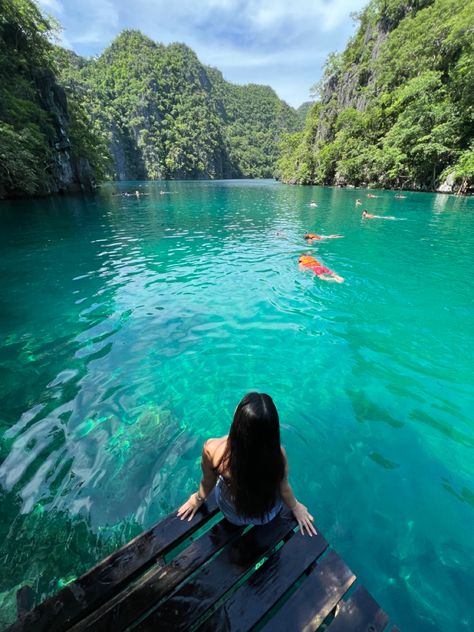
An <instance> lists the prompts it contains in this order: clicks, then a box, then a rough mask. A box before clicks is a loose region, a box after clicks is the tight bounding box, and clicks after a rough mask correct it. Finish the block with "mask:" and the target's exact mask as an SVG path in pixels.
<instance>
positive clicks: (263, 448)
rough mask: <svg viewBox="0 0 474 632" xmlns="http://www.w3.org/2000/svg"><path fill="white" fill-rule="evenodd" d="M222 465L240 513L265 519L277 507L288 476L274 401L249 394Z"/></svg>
mask: <svg viewBox="0 0 474 632" xmlns="http://www.w3.org/2000/svg"><path fill="white" fill-rule="evenodd" d="M223 464H224V466H225V468H226V469H227V471H228V472H229V474H230V489H231V492H232V495H233V500H234V504H235V508H236V510H237V512H238V513H239V514H240V515H242V516H247V517H251V518H256V517H258V518H263V516H264V515H265V514H266V513H267V512H269V511H270V510H271V509H272V507H273V506H274V504H275V502H276V500H277V498H278V496H279V487H280V483H281V481H282V479H283V476H284V473H285V463H284V459H283V454H282V452H281V446H280V421H279V419H278V412H277V409H276V407H275V404H274V403H273V400H272V398H271V397H270V396H269V395H265V393H248V394H247V395H245V397H244V398H243V399H242V401H241V402H240V403H239V405H238V406H237V408H236V410H235V413H234V420H233V422H232V426H231V428H230V431H229V437H228V440H227V447H226V450H225V453H224V456H223Z"/></svg>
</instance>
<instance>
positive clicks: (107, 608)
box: [7, 498, 397, 632]
mask: <svg viewBox="0 0 474 632" xmlns="http://www.w3.org/2000/svg"><path fill="white" fill-rule="evenodd" d="M295 527H296V523H295V521H294V519H293V518H292V517H291V515H290V514H287V515H281V516H279V517H277V518H276V519H275V520H274V521H272V522H271V523H270V524H268V525H265V526H261V527H251V528H246V529H244V528H242V527H235V526H233V525H231V524H230V523H228V522H227V521H226V520H225V519H224V518H223V517H222V515H221V514H220V513H219V512H218V509H217V506H216V504H215V501H214V499H212V498H211V499H209V500H208V502H207V504H206V505H205V506H204V507H203V508H202V509H201V510H200V511H199V513H198V514H197V515H196V516H195V517H194V519H193V520H192V521H191V522H182V521H180V520H179V519H178V518H177V517H176V513H173V514H172V515H170V516H168V517H167V518H165V519H164V520H163V521H161V522H159V523H158V524H156V525H155V526H154V527H152V528H151V529H149V530H148V531H146V532H144V533H143V534H141V535H140V536H138V537H137V538H135V539H134V540H132V541H131V542H129V543H128V544H127V545H125V546H124V547H123V548H121V549H120V550H119V551H117V552H116V553H114V554H113V555H111V556H110V557H108V558H106V559H105V560H103V561H102V562H100V563H99V564H98V565H97V566H95V567H94V568H93V569H91V570H90V571H88V572H87V573H86V574H85V575H83V576H82V577H79V578H78V579H77V580H76V581H74V582H72V583H71V584H69V585H68V586H67V587H66V588H63V589H62V590H61V591H60V592H58V593H57V594H56V595H54V596H53V597H51V598H49V599H47V600H46V601H44V602H43V603H41V604H39V605H38V606H36V607H35V608H33V609H32V610H28V608H30V607H31V606H32V594H31V592H30V591H29V589H28V588H26V587H25V588H24V589H22V590H21V591H19V592H18V610H19V617H18V619H17V621H16V622H15V623H14V624H13V625H12V626H10V627H9V628H7V630H8V632H19V631H22V632H60V631H63V630H71V632H81V631H83V630H90V631H94V632H101V631H107V632H116V631H117V632H118V631H120V630H127V629H133V630H137V631H140V632H145V631H151V630H153V631H156V630H163V631H166V632H168V631H171V632H174V631H175V630H177V631H178V630H193V631H194V630H199V631H200V632H204V631H206V632H211V631H214V630H217V631H221V630H222V631H229V632H230V631H232V632H237V631H242V632H243V631H245V630H251V629H252V630H253V629H255V630H264V631H265V632H277V631H282V632H292V631H294V632H297V631H298V632H302V631H304V632H310V631H313V630H321V631H322V630H326V631H327V632H343V631H344V632H379V631H382V630H385V629H386V628H387V623H388V618H387V616H386V614H385V613H384V612H383V610H382V609H381V608H380V607H379V606H378V604H377V603H376V602H375V601H374V600H373V599H372V597H371V596H370V594H369V593H368V592H367V591H366V590H365V589H364V588H363V587H362V586H357V587H356V586H355V585H354V582H355V580H356V577H355V575H354V574H353V573H352V571H351V570H350V569H349V568H348V567H347V566H346V564H345V563H344V561H343V560H342V559H341V558H340V557H339V556H338V555H337V553H336V552H335V551H333V550H329V547H328V543H327V542H326V540H325V539H324V537H323V536H322V535H321V534H320V533H319V534H318V536H316V537H312V538H309V537H307V536H305V537H302V536H301V534H300V533H299V532H298V531H295ZM354 588H355V590H354ZM349 590H350V591H351V592H350V596H349V597H348V598H347V597H344V596H345V595H346V593H347V591H349ZM338 604H339V605H338ZM336 606H338V608H337V611H335V608H336ZM396 630H397V629H396V628H392V631H391V632H395V631H396Z"/></svg>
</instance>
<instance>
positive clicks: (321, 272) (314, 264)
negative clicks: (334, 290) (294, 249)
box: [298, 255, 344, 283]
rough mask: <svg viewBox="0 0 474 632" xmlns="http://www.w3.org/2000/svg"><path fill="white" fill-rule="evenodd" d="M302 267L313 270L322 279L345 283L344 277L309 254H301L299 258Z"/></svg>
mask: <svg viewBox="0 0 474 632" xmlns="http://www.w3.org/2000/svg"><path fill="white" fill-rule="evenodd" d="M298 263H299V264H300V268H302V269H304V270H311V271H312V272H314V274H315V275H316V276H317V277H318V279H321V280H322V281H335V282H336V283H344V278H343V277H341V276H339V275H338V274H336V273H335V272H333V271H332V270H330V269H329V268H326V266H323V264H322V263H321V262H320V261H318V260H317V259H315V257H310V256H309V255H301V257H300V258H299V259H298Z"/></svg>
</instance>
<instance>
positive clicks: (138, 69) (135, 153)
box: [59, 31, 300, 179]
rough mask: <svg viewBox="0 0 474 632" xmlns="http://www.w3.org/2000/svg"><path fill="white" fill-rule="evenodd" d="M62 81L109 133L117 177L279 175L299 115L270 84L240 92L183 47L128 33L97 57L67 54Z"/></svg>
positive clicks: (251, 87) (99, 126)
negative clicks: (284, 139) (285, 140)
mask: <svg viewBox="0 0 474 632" xmlns="http://www.w3.org/2000/svg"><path fill="white" fill-rule="evenodd" d="M59 55H60V57H61V80H62V81H63V83H64V85H65V86H66V87H67V89H68V90H69V91H70V92H71V93H72V94H74V95H76V97H77V98H80V99H81V100H82V102H83V103H84V107H85V108H86V110H87V112H88V114H89V117H90V119H91V121H92V122H93V124H94V125H96V126H97V127H98V128H99V129H101V130H102V131H103V133H105V134H106V135H107V137H108V141H109V146H110V150H111V152H112V154H113V157H114V177H115V178H119V179H133V178H137V179H142V178H151V179H154V178H216V177H218V178H222V177H242V176H246V177H265V176H271V175H273V172H274V170H275V163H276V159H277V158H278V144H279V140H280V138H281V133H282V132H283V131H288V130H293V131H294V130H296V129H297V128H298V126H299V125H300V123H299V120H298V117H297V115H296V112H295V111H294V110H293V109H292V108H290V107H289V106H288V105H286V104H285V103H284V102H282V101H281V100H280V99H279V98H278V97H277V95H276V94H275V92H274V91H273V90H272V89H271V88H269V87H266V86H257V85H248V86H236V85H232V84H230V83H228V82H226V81H225V80H224V79H223V77H222V74H221V73H220V72H219V71H218V70H216V69H214V68H208V67H205V66H203V65H202V64H201V63H200V62H199V60H198V58H197V57H196V55H195V53H194V52H193V51H192V50H191V49H189V48H188V47H187V46H185V45H184V44H171V45H170V46H163V45H162V44H158V43H155V42H153V41H152V40H150V39H149V38H147V37H145V36H144V35H142V34H141V33H140V32H138V31H124V32H123V33H122V34H121V35H120V36H119V37H117V38H116V39H115V40H114V42H113V43H112V44H111V45H110V46H109V47H108V48H107V49H106V50H105V51H104V52H103V53H102V55H100V57H99V58H97V59H92V60H85V59H81V58H79V57H77V55H74V54H72V53H70V54H67V53H64V51H60V52H59Z"/></svg>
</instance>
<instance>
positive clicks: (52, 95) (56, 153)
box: [34, 69, 94, 194]
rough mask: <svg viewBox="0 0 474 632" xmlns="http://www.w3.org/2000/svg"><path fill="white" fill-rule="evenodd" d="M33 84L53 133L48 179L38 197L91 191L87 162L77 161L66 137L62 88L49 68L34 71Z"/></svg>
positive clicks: (80, 159)
mask: <svg viewBox="0 0 474 632" xmlns="http://www.w3.org/2000/svg"><path fill="white" fill-rule="evenodd" d="M34 82H35V85H36V88H37V98H38V101H39V103H40V105H41V107H42V108H43V109H44V110H45V111H46V112H47V113H48V114H49V116H50V119H51V122H52V127H51V128H52V130H53V132H52V133H51V134H49V137H48V140H49V144H50V146H51V149H52V160H51V162H50V163H49V165H48V166H47V167H48V176H47V177H46V178H45V180H44V183H42V188H41V189H40V191H39V193H40V194H49V193H68V192H77V191H91V190H92V189H93V186H94V181H93V177H92V173H91V168H90V165H89V162H88V160H86V159H85V158H76V157H75V156H74V154H73V152H72V147H71V142H70V139H69V136H68V130H69V125H70V119H69V112H68V103H67V97H66V93H65V91H64V89H63V88H62V86H60V85H59V83H58V82H57V80H56V76H55V75H54V73H53V72H52V71H51V70H49V69H44V70H38V71H36V72H35V76H34Z"/></svg>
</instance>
